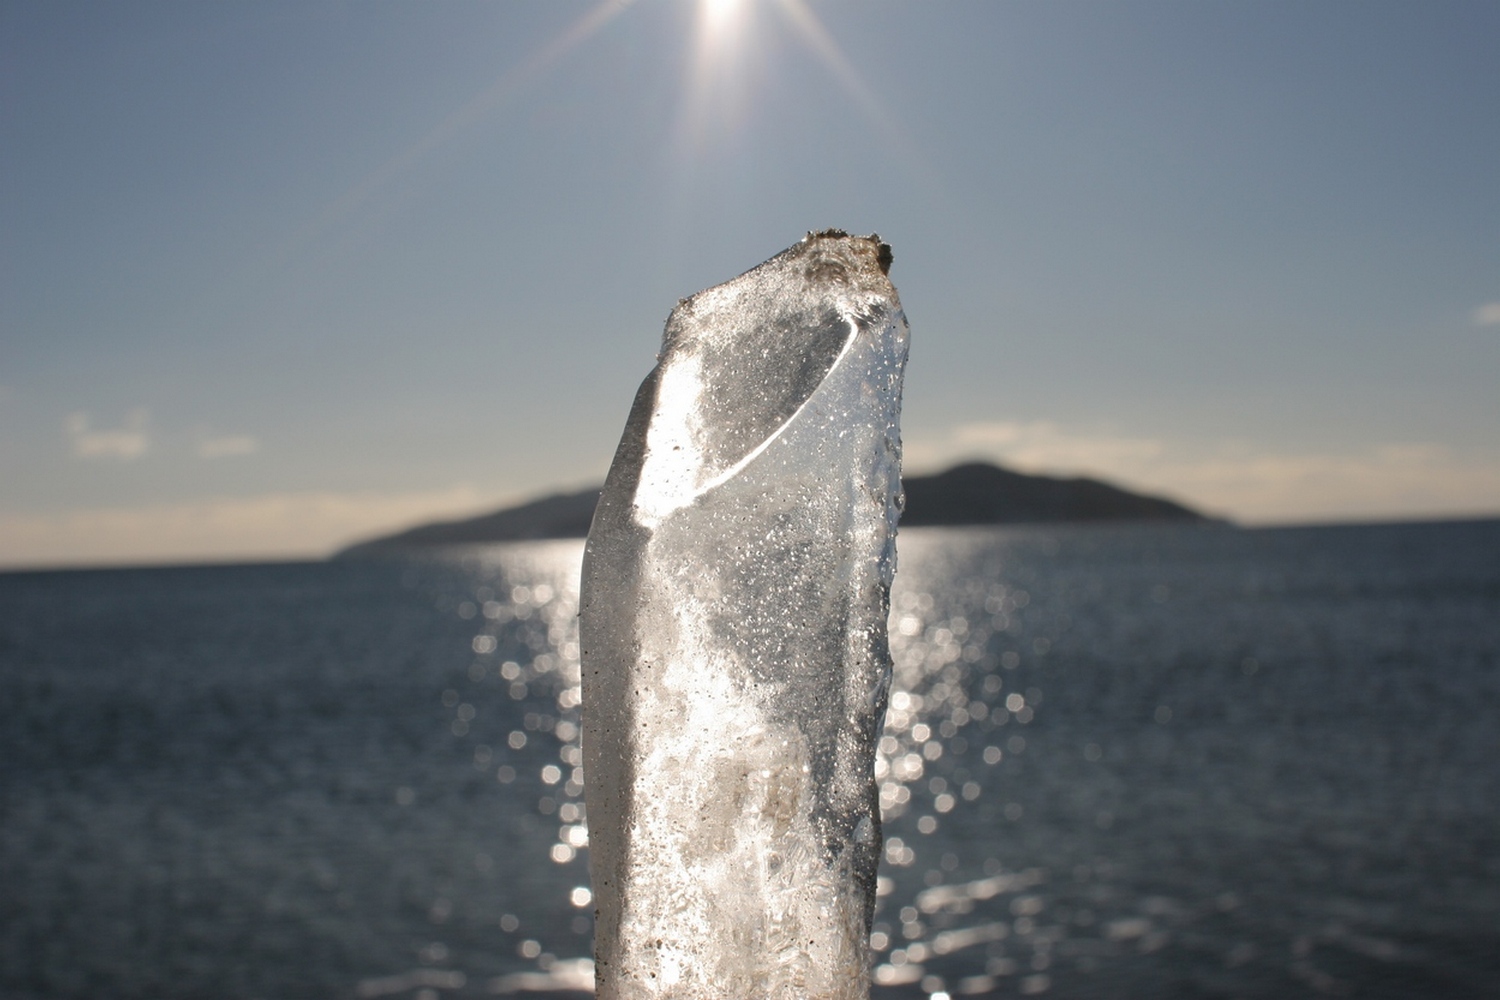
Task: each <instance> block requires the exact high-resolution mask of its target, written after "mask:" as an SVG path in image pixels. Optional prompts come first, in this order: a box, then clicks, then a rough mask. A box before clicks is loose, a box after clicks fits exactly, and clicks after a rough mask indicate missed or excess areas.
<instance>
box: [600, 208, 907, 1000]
mask: <svg viewBox="0 0 1500 1000" xmlns="http://www.w3.org/2000/svg"><path fill="white" fill-rule="evenodd" d="M889 262H890V256H889V248H887V247H885V246H884V245H883V244H881V243H880V242H879V240H878V238H875V237H869V238H863V237H850V236H847V235H845V234H842V233H836V232H829V233H822V234H816V235H814V234H810V235H809V236H808V238H807V239H805V240H803V241H802V242H801V243H799V244H797V245H796V246H794V247H792V248H790V249H789V250H786V251H784V252H783V253H781V254H779V255H777V256H776V257H774V258H772V259H771V260H769V261H767V262H766V263H764V264H762V265H761V266H759V267H757V268H755V269H754V270H752V271H749V272H747V273H745V274H743V275H741V276H740V277H738V278H736V279H734V280H732V281H729V282H727V283H725V284H723V285H719V286H716V287H714V288H710V289H708V290H706V291H704V292H700V293H699V294H697V295H695V296H693V297H692V298H690V299H686V300H684V301H683V302H681V303H679V304H678V306H677V308H676V309H675V310H674V311H673V313H672V315H671V317H670V318H669V320H668V322H667V328H666V333H665V335H664V338H663V343H662V349H661V353H660V355H659V357H658V363H657V366H656V368H655V369H654V370H653V371H652V372H651V374H650V375H648V376H647V378H646V380H645V382H644V383H643V384H642V385H641V388H640V390H639V392H638V393H637V396H636V400H635V404H634V406H633V408H632V411H631V414H630V417H629V420H628V422H627V424H626V427H625V431H624V434H623V436H622V438H621V441H620V445H619V449H618V451H617V453H616V455H615V460H614V463H613V465H612V467H611V469H610V474H609V478H608V480H607V481H606V484H605V488H604V492H603V495H602V496H601V498H600V503H599V507H598V510H597V512H596V514H595V517H594V523H593V527H592V530H591V531H590V534H589V541H588V546H587V548H586V551H585V556H584V567H583V581H582V593H581V610H580V623H579V625H580V638H581V643H582V657H583V698H584V702H583V711H584V719H583V722H584V742H583V752H584V769H585V772H586V774H587V776H588V780H587V783H586V796H587V811H588V824H589V842H590V868H591V874H592V879H593V889H594V901H595V905H596V906H597V922H596V943H595V956H596V966H595V968H596V975H597V990H598V996H599V997H600V998H602V1000H613V998H625V1000H633V998H637V997H672V998H681V1000H689V998H699V997H704V998H706V997H721V998H729V997H733V998H749V997H758V998H759V997H763V998H776V1000H781V998H786V1000H791V998H797V1000H806V998H862V997H865V996H867V995H868V978H867V943H866V942H867V939H868V933H869V922H870V917H871V913H872V908H873V903H874V897H875V877H876V866H877V863H878V860H879V855H880V828H879V823H880V818H879V808H878V799H877V794H876V786H875V781H874V776H873V761H874V753H875V746H874V743H875V739H876V736H877V734H878V732H879V727H880V722H881V719H882V717H883V715H884V711H885V698H886V691H887V688H888V685H889V678H890V654H889V647H888V644H887V639H886V616H887V609H888V603H889V592H890V584H891V579H892V576H893V574H894V572H895V532H896V521H897V517H898V515H899V512H900V502H901V500H900V451H901V445H900V433H899V417H900V401H901V377H902V371H903V368H904V365H905V362H906V353H907V325H906V319H905V316H904V315H903V313H902V311H901V305H900V302H899V299H898V298H897V295H896V290H895V288H894V287H892V285H891V283H890V281H889V280H888V278H887V277H886V273H885V272H886V269H887V267H888V265H889Z"/></svg>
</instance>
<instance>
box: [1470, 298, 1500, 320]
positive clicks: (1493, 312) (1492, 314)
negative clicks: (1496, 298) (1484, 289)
mask: <svg viewBox="0 0 1500 1000" xmlns="http://www.w3.org/2000/svg"><path fill="white" fill-rule="evenodd" d="M1474 325H1475V326H1500V302H1486V303H1485V304H1484V305H1482V306H1480V307H1479V308H1478V309H1475V310H1474Z"/></svg>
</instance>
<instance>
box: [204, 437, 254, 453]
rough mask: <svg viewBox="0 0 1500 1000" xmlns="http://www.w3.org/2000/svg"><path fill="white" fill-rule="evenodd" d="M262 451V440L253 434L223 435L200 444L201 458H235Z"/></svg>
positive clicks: (209, 438)
mask: <svg viewBox="0 0 1500 1000" xmlns="http://www.w3.org/2000/svg"><path fill="white" fill-rule="evenodd" d="M258 451H260V440H259V439H258V438H256V437H255V436H254V435H253V434H223V435H219V436H216V437H206V438H204V439H203V440H201V441H199V442H198V457H199V458H207V459H214V458H234V457H236V456H238V455H253V454H255V453H256V452H258Z"/></svg>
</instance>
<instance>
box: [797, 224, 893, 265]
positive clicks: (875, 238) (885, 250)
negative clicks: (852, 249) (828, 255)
mask: <svg viewBox="0 0 1500 1000" xmlns="http://www.w3.org/2000/svg"><path fill="white" fill-rule="evenodd" d="M860 239H862V240H865V241H867V242H869V243H872V244H874V246H875V263H876V265H877V266H878V267H879V268H880V273H881V274H890V273H891V262H892V261H894V260H895V259H896V257H895V255H894V254H893V253H892V252H891V245H890V244H889V243H885V242H883V241H882V240H881V239H880V234H879V233H871V234H870V235H869V236H850V235H849V232H848V231H847V230H844V229H817V230H813V229H809V230H808V231H807V235H806V236H804V237H802V242H803V243H811V242H813V241H814V240H860Z"/></svg>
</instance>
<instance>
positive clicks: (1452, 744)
mask: <svg viewBox="0 0 1500 1000" xmlns="http://www.w3.org/2000/svg"><path fill="white" fill-rule="evenodd" d="M580 554H581V543H576V542H553V543H536V544H529V545H512V546H495V547H484V548H473V549H463V550H455V551H452V552H448V553H445V554H443V555H441V556H440V557H429V558H422V559H411V560H406V561H400V560H386V561H342V562H339V561H335V562H327V563H303V564H286V565H246V566H224V567H202V568H179V569H131V570H109V571H69V572H45V573H10V574H0V997H5V998H80V1000H81V998H88V1000H104V998H122V1000H123V998H140V1000H146V998H152V1000H175V998H184V1000H185V998H224V1000H231V998H263V1000H282V998H286V1000H291V998H366V1000H368V998H376V997H410V998H413V1000H438V998H441V1000H448V998H457V997H480V996H493V995H505V994H521V995H526V994H528V993H529V994H530V995H532V996H545V995H546V993H547V992H548V991H551V992H552V995H554V996H563V995H568V991H572V992H571V995H572V996H575V997H576V996H578V995H579V991H580V990H581V989H585V988H586V987H587V984H588V982H589V973H590V970H589V966H588V963H587V957H588V955H589V953H590V939H591V934H592V926H591V917H590V913H591V905H590V898H589V892H588V875H587V854H588V848H587V843H588V834H587V817H586V814H585V813H584V810H583V806H582V787H583V786H582V782H583V780H584V777H585V776H584V775H583V773H582V771H581V768H580V767H579V761H580V756H579V749H578V725H577V720H578V648H577V638H576V617H575V616H576V612H577V572H578V562H579V558H580ZM891 634H892V645H893V652H894V655H895V659H896V683H895V686H894V688H893V696H892V702H891V711H890V714H889V717H888V720H887V726H886V731H885V736H884V738H883V740H882V745H881V757H880V764H879V776H880V778H881V782H882V804H883V806H884V808H885V815H886V838H887V844H886V863H885V865H884V866H883V868H882V879H881V893H882V895H881V899H880V909H879V911H878V913H877V917H876V927H875V933H874V936H873V942H872V943H873V946H874V948H875V967H874V976H875V979H876V981H877V983H879V984H880V985H879V986H877V988H876V996H877V997H888V998H894V997H917V996H931V997H934V998H936V1000H948V998H953V997H959V996H991V997H1010V996H1018V995H1019V996H1049V997H1057V998H1060V1000H1061V998H1106V997H1107V998H1125V1000H1129V998H1142V1000H1145V998H1152V1000H1161V998H1199V997H1202V998H1210V997H1212V998H1245V1000H1250V998H1265V1000H1271V998H1288V997H1318V996H1334V997H1370V998H1393V1000H1394V998H1401V1000H1407V998H1418V997H1420V998H1437V1000H1441V998H1481V997H1496V996H1500V521H1483V522H1469V523H1436V524H1411V525H1394V526H1349V527H1316V528H1299V529H1276V530H1241V529H1234V528H1227V527H1069V528H1015V529H984V530H953V529H948V530H944V529H926V530H911V531H907V532H903V533H902V536H901V540H900V570H899V573H898V577H897V586H896V591H895V593H894V595H893V608H892V615H891Z"/></svg>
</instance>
